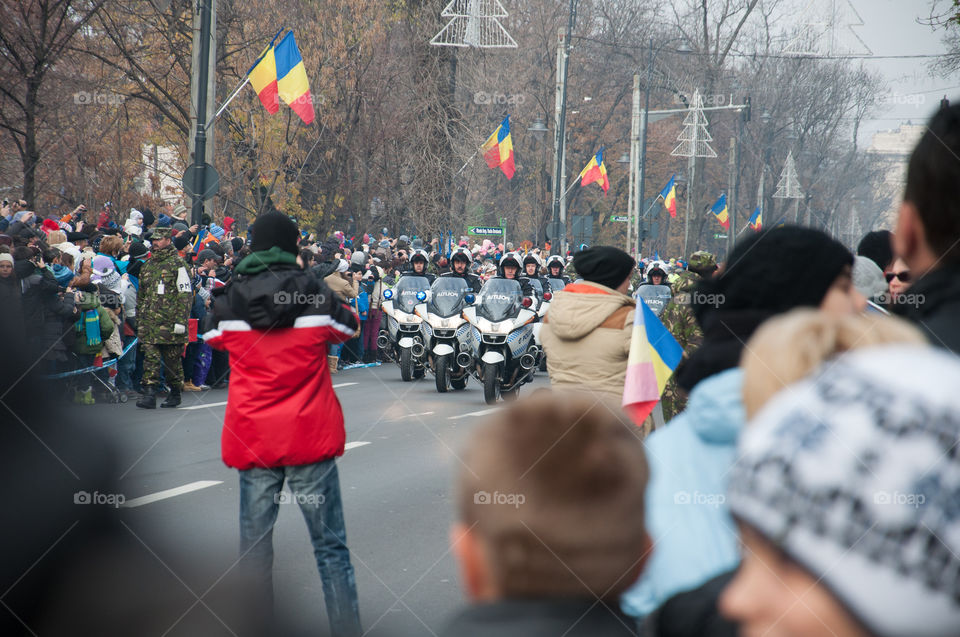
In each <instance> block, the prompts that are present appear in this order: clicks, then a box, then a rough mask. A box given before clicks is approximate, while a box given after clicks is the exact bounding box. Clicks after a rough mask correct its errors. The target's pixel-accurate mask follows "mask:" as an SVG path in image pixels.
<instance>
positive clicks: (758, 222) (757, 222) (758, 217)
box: [747, 206, 763, 232]
mask: <svg viewBox="0 0 960 637" xmlns="http://www.w3.org/2000/svg"><path fill="white" fill-rule="evenodd" d="M747 225H748V226H750V228H751V229H753V230H754V231H756V232H760V231H761V230H762V229H763V212H762V211H761V210H760V206H757V208H756V210H754V211H753V214H752V215H750V220H749V221H747Z"/></svg>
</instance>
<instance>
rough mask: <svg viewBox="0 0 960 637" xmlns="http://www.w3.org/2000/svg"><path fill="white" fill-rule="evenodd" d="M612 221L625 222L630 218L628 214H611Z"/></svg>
mask: <svg viewBox="0 0 960 637" xmlns="http://www.w3.org/2000/svg"><path fill="white" fill-rule="evenodd" d="M610 221H621V222H625V221H629V219H628V218H627V215H610Z"/></svg>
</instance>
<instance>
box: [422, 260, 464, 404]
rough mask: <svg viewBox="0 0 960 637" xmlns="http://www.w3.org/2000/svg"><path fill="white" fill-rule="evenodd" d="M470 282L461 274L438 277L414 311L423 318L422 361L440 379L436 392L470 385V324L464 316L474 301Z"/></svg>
mask: <svg viewBox="0 0 960 637" xmlns="http://www.w3.org/2000/svg"><path fill="white" fill-rule="evenodd" d="M475 300H476V299H475V297H474V294H473V291H472V290H471V289H470V286H469V285H468V284H467V282H466V281H465V280H464V279H462V278H459V277H438V278H437V280H436V281H434V282H433V285H432V286H431V288H430V293H429V294H428V295H427V300H426V301H425V302H424V301H421V302H420V303H419V304H418V305H417V306H416V308H415V309H414V314H416V315H417V316H419V317H420V318H421V319H422V322H421V323H420V334H421V338H422V342H423V346H424V354H423V361H424V363H425V364H426V366H427V369H429V370H430V372H431V373H433V375H434V378H435V380H436V381H437V391H438V392H440V393H444V392H446V391H447V389H449V388H450V387H453V388H454V389H463V388H465V387H466V386H467V379H468V378H469V377H470V369H471V367H472V364H473V348H472V345H471V343H470V325H469V324H468V323H467V322H466V320H465V319H464V318H463V316H462V313H463V310H464V308H466V307H467V306H468V305H470V304H471V303H473V302H474V301H475Z"/></svg>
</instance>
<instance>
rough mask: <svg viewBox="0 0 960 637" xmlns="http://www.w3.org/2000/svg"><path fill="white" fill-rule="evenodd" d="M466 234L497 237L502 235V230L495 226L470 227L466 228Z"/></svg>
mask: <svg viewBox="0 0 960 637" xmlns="http://www.w3.org/2000/svg"><path fill="white" fill-rule="evenodd" d="M467 234H472V235H476V236H479V237H499V236H501V235H503V228H498V227H496V226H470V227H469V228H467Z"/></svg>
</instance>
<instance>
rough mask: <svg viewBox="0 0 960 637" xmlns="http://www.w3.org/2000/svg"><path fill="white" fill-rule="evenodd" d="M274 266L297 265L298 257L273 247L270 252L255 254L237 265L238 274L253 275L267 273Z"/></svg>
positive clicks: (263, 251)
mask: <svg viewBox="0 0 960 637" xmlns="http://www.w3.org/2000/svg"><path fill="white" fill-rule="evenodd" d="M273 265H293V266H295V265H297V257H296V255H294V254H290V253H289V252H287V251H286V250H284V249H283V248H280V247H278V246H273V247H272V248H270V249H269V250H261V251H260V252H253V253H251V254H249V255H247V257H246V258H245V259H244V260H243V261H241V262H240V263H238V264H237V268H236V271H237V274H244V275H251V274H260V273H261V272H265V271H266V270H268V269H269V268H270V266H273Z"/></svg>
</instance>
